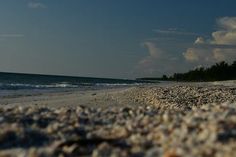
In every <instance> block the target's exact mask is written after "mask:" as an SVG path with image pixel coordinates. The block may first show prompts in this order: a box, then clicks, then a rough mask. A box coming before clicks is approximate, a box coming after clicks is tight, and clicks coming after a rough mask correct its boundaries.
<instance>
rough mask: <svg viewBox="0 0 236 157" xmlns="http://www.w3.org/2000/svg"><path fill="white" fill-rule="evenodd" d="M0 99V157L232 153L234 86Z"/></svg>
mask: <svg viewBox="0 0 236 157" xmlns="http://www.w3.org/2000/svg"><path fill="white" fill-rule="evenodd" d="M7 101H8V105H2V103H3V102H7ZM0 104H1V105H0V127H1V128H3V129H2V130H0V156H1V155H10V156H13V157H15V156H19V154H20V155H22V156H38V157H41V156H59V155H60V154H61V155H64V156H93V157H99V156H112V155H113V156H124V157H128V156H140V157H142V156H144V157H156V156H164V157H171V156H175V157H181V156H207V155H208V156H227V155H228V156H233V154H235V153H236V147H235V145H236V133H235V132H236V127H235V126H236V85H235V86H227V85H226V86H222V84H220V85H214V84H211V83H207V84H206V83H203V84H201V83H196V84H194V83H187V84H186V83H174V84H171V85H168V84H166V85H165V84H157V85H145V86H134V87H128V88H118V89H102V90H95V91H94V90H92V91H73V92H72V91H70V92H66V93H65V92H62V93H50V94H48V93H46V94H42V95H37V96H28V97H19V98H9V99H5V100H4V99H2V100H0ZM36 104H37V105H36Z"/></svg>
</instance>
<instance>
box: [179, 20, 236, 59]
mask: <svg viewBox="0 0 236 157" xmlns="http://www.w3.org/2000/svg"><path fill="white" fill-rule="evenodd" d="M217 24H218V30H217V31H215V32H213V33H212V38H211V39H208V40H204V38H203V37H198V38H197V39H196V41H195V42H194V45H193V46H192V47H191V48H188V49H187V50H186V52H184V53H183V56H184V57H185V59H186V60H187V61H190V62H199V63H204V62H205V63H209V62H219V61H227V62H231V61H234V60H235V59H236V17H223V18H220V19H218V20H217Z"/></svg>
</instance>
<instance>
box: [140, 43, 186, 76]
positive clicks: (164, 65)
mask: <svg viewBox="0 0 236 157" xmlns="http://www.w3.org/2000/svg"><path fill="white" fill-rule="evenodd" d="M142 46H143V47H145V48H146V49H147V50H148V55H147V56H145V57H144V58H143V59H141V60H140V61H139V63H138V66H137V67H136V70H137V71H138V72H139V73H142V75H144V76H161V75H163V74H171V73H173V72H174V71H175V70H176V69H178V68H180V66H181V65H179V58H178V57H177V56H176V55H173V54H171V53H170V52H169V51H168V50H166V49H162V48H160V46H158V43H157V42H154V41H146V42H144V43H142Z"/></svg>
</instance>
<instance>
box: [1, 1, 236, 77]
mask: <svg viewBox="0 0 236 157" xmlns="http://www.w3.org/2000/svg"><path fill="white" fill-rule="evenodd" d="M235 7H236V1H235V0H225V1H222V0H214V1H213V0H198V1H196V0H178V1H177V0H69V1H68V0H2V1H0V71H4V72H20V73H39V74H56V75H70V76H88V77H108V78H137V77H160V76H162V75H163V74H167V75H171V74H173V73H175V72H186V71H188V70H190V69H193V68H196V67H200V66H210V65H212V64H215V63H216V62H220V61H227V62H229V63H230V62H232V61H234V60H236V9H235Z"/></svg>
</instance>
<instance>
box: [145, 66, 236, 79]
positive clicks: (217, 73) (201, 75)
mask: <svg viewBox="0 0 236 157" xmlns="http://www.w3.org/2000/svg"><path fill="white" fill-rule="evenodd" d="M141 79H142V80H150V81H151V80H163V81H223V80H236V61H234V62H233V63H232V64H228V63H226V62H225V61H222V62H220V63H216V64H215V65H212V66H211V67H208V68H204V67H200V68H196V69H194V70H190V71H189V72H186V73H175V74H173V75H172V76H169V77H168V76H166V75H163V76H162V77H161V78H141Z"/></svg>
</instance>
